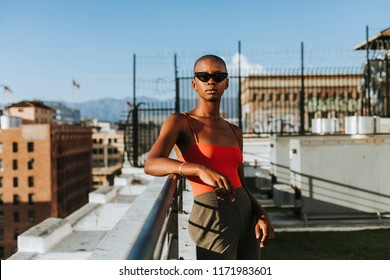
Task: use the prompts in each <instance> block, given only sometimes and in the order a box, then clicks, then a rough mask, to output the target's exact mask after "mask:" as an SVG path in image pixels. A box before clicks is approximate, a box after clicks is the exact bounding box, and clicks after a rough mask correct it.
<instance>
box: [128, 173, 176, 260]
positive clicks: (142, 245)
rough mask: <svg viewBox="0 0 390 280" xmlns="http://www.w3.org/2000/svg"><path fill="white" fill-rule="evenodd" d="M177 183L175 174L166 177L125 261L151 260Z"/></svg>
mask: <svg viewBox="0 0 390 280" xmlns="http://www.w3.org/2000/svg"><path fill="white" fill-rule="evenodd" d="M177 182H178V176H177V175H176V174H171V175H169V176H168V178H167V180H166V182H165V184H164V186H163V188H162V190H161V192H160V194H159V196H158V198H157V200H156V202H155V203H154V205H153V207H152V210H151V213H150V214H149V217H148V218H147V220H146V222H145V224H144V226H143V227H142V229H141V231H140V233H139V235H138V238H137V240H136V242H135V243H134V246H133V248H132V250H131V252H130V254H129V256H128V258H127V259H129V260H151V259H153V257H154V251H155V248H156V244H157V242H158V240H159V239H160V233H161V229H162V228H163V225H164V221H165V218H166V213H167V212H168V209H169V207H170V204H171V201H172V198H173V196H174V194H175V190H176V186H177Z"/></svg>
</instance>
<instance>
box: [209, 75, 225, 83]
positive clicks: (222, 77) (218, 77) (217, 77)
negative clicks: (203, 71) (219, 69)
mask: <svg viewBox="0 0 390 280" xmlns="http://www.w3.org/2000/svg"><path fill="white" fill-rule="evenodd" d="M211 76H212V78H213V80H214V81H215V82H216V83H220V82H222V81H223V80H225V79H226V77H227V73H215V74H213V75H211Z"/></svg>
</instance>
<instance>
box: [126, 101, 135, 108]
mask: <svg viewBox="0 0 390 280" xmlns="http://www.w3.org/2000/svg"><path fill="white" fill-rule="evenodd" d="M126 104H127V106H128V107H129V109H133V108H134V105H133V104H131V103H130V102H129V101H126Z"/></svg>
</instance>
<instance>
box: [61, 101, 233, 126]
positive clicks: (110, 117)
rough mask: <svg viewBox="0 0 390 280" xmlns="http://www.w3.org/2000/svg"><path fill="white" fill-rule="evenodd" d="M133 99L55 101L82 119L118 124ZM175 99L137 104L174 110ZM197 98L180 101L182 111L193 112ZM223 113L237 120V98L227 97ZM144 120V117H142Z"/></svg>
mask: <svg viewBox="0 0 390 280" xmlns="http://www.w3.org/2000/svg"><path fill="white" fill-rule="evenodd" d="M132 100H133V98H132V97H129V98H123V99H114V98H102V99H97V100H91V101H85V102H80V103H68V102H63V101H55V102H59V103H62V104H64V105H65V106H67V107H69V108H72V109H78V110H80V117H81V119H86V118H94V119H98V120H99V121H108V122H118V121H120V120H122V121H125V120H126V117H127V113H128V112H129V109H130V108H129V106H128V105H127V102H132ZM174 101H175V100H174V99H173V98H172V99H168V100H159V99H155V98H152V97H147V96H140V97H137V103H140V102H144V103H146V104H145V105H144V106H142V107H141V108H142V109H146V108H147V109H152V108H165V109H166V108H174V106H175V105H174ZM196 102H197V101H196V98H190V99H188V98H183V99H181V101H180V111H181V112H186V111H189V110H191V109H192V108H194V107H195V106H196ZM221 111H223V112H225V114H224V115H225V117H227V118H236V117H237V113H238V108H237V98H231V97H227V98H224V99H223V100H222V104H221ZM169 112H170V111H169V110H168V111H166V114H169ZM161 114H164V113H161V110H160V112H157V111H156V112H155V113H150V114H149V116H152V115H161ZM140 117H141V118H142V116H140Z"/></svg>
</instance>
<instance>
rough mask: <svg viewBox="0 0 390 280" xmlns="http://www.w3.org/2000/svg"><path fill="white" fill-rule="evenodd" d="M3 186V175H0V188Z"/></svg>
mask: <svg viewBox="0 0 390 280" xmlns="http://www.w3.org/2000/svg"><path fill="white" fill-rule="evenodd" d="M2 187H3V177H1V176H0V188H2Z"/></svg>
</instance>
